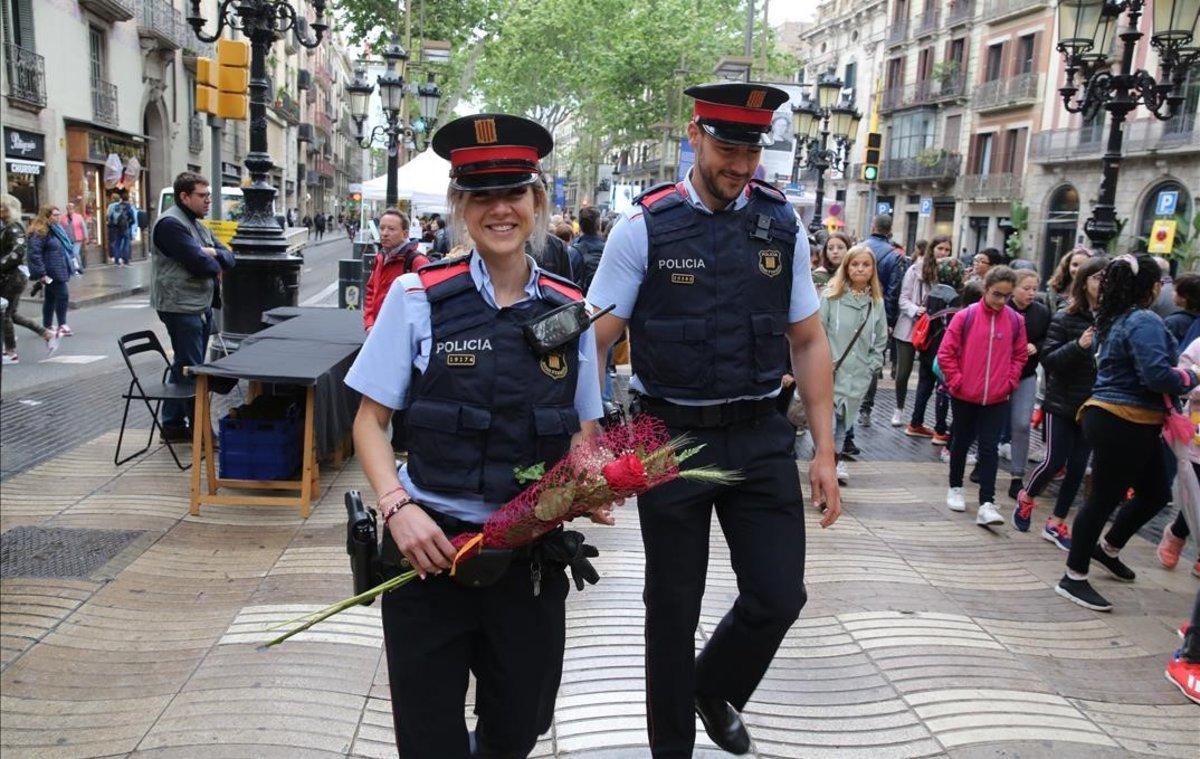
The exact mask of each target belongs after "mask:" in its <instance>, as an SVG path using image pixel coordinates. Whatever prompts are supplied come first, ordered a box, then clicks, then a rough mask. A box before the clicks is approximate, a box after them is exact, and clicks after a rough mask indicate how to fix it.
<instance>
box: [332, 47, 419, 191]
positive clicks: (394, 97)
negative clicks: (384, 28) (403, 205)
mask: <svg viewBox="0 0 1200 759" xmlns="http://www.w3.org/2000/svg"><path fill="white" fill-rule="evenodd" d="M382 55H383V58H384V60H385V61H387V69H386V70H385V71H384V73H383V74H381V75H379V77H378V78H377V79H376V81H377V82H378V84H379V99H380V102H381V104H382V105H383V113H384V117H385V118H386V119H387V123H386V124H379V125H378V126H376V127H375V128H374V129H372V130H371V133H370V134H367V135H364V134H363V124H364V123H365V122H366V120H367V109H368V103H369V101H370V97H371V93H372V92H374V91H375V88H374V87H373V86H372V85H371V83H370V82H369V81H367V74H366V71H365V70H364V69H363V68H361V67H360V68H359V69H358V70H356V71H355V72H354V81H353V82H352V83H351V84H350V85H348V86H347V87H346V89H347V91H348V92H350V116H351V118H353V119H354V124H355V126H356V128H357V130H358V135H357V140H358V144H359V146H360V147H362V148H363V149H364V150H365V149H367V148H369V147H371V145H373V144H375V142H376V140H377V139H379V138H381V137H384V138H386V144H387V151H388V152H387V155H388V166H387V177H388V180H387V197H386V200H385V202H386V204H387V206H388V207H389V208H392V207H394V206H395V205H396V201H397V199H398V196H399V194H400V191H399V187H398V186H397V184H398V181H399V180H398V172H399V170H400V147H401V146H402V145H406V146H407V145H410V144H411V145H412V146H413V147H416V145H417V142H416V141H417V138H418V137H419V138H421V148H422V149H424V145H425V143H427V142H428V140H429V133H430V132H432V131H433V127H434V125H435V124H436V123H437V108H438V101H439V100H440V99H441V97H442V91H441V89H439V88H438V86H437V84H435V83H434V81H433V72H429V73H428V80H427V81H426V82H425V84H422V85H421V86H420V87H416V88H410V87H406V86H405V83H404V65H405V62H406V61H408V52H407V51H406V50H405V49H404V48H402V47H401V46H400V45H399V44H397V43H396V42H395V41H393V42H392V44H390V45H388V46H387V47H386V48H384V50H383V53H382ZM410 93H411V94H415V95H416V96H417V100H418V103H419V105H420V109H421V118H420V119H419V120H418V121H417V122H414V123H413V124H409V123H407V121H405V118H404V113H403V110H404V96H405V95H406V94H410Z"/></svg>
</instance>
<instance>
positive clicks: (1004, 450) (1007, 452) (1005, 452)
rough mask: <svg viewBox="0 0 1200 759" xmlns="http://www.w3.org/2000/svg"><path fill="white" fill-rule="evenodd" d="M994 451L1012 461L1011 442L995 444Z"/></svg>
mask: <svg viewBox="0 0 1200 759" xmlns="http://www.w3.org/2000/svg"><path fill="white" fill-rule="evenodd" d="M996 453H998V454H999V455H1000V458H1002V459H1004V460H1005V461H1012V443H1001V444H1000V445H998V446H996Z"/></svg>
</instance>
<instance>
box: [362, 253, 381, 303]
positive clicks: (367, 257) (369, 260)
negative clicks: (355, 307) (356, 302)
mask: <svg viewBox="0 0 1200 759" xmlns="http://www.w3.org/2000/svg"><path fill="white" fill-rule="evenodd" d="M377 256H378V254H377V253H376V252H375V250H374V249H371V250H369V251H364V252H363V257H362V293H363V297H364V298H365V297H366V294H367V281H368V280H370V279H371V272H372V271H374V270H375V258H376V257H377Z"/></svg>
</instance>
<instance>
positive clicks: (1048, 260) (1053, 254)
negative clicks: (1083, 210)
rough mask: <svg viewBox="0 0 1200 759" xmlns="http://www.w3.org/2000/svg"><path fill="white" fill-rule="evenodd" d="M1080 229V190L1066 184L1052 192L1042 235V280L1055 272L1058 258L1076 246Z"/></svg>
mask: <svg viewBox="0 0 1200 759" xmlns="http://www.w3.org/2000/svg"><path fill="white" fill-rule="evenodd" d="M1078 229H1079V191H1078V190H1076V189H1075V187H1074V186H1072V185H1069V184H1065V185H1062V186H1061V187H1059V188H1058V189H1057V190H1055V191H1054V192H1053V193H1051V194H1050V203H1049V204H1048V205H1047V208H1046V228H1045V232H1044V233H1043V235H1042V266H1041V269H1042V280H1043V281H1045V280H1046V279H1047V278H1049V276H1050V275H1051V274H1052V273H1053V272H1054V267H1055V265H1056V264H1057V263H1058V259H1060V258H1062V257H1063V254H1065V253H1066V252H1067V251H1068V250H1070V249H1071V248H1073V247H1075V235H1076V234H1077V233H1078Z"/></svg>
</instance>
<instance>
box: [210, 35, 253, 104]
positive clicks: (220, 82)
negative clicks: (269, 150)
mask: <svg viewBox="0 0 1200 759" xmlns="http://www.w3.org/2000/svg"><path fill="white" fill-rule="evenodd" d="M217 64H218V67H217V107H216V114H217V116H220V117H221V118H223V119H234V120H239V121H240V120H242V119H245V118H246V116H247V113H248V112H249V110H250V98H249V96H248V95H247V94H246V93H247V91H248V90H249V88H250V43H249V42H247V41H245V40H228V39H219V40H217Z"/></svg>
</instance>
